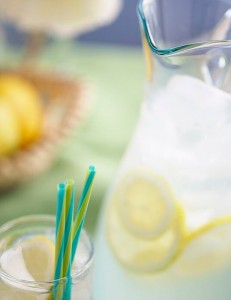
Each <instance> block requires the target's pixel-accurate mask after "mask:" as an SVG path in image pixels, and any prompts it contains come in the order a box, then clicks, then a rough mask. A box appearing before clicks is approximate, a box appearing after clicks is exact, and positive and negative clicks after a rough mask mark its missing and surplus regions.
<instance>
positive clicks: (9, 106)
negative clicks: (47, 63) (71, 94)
mask: <svg viewBox="0 0 231 300" xmlns="http://www.w3.org/2000/svg"><path fill="white" fill-rule="evenodd" d="M0 115H1V116H2V115H4V119H5V120H7V121H6V122H3V121H1V123H0V132H1V133H0V154H9V153H11V152H12V151H13V150H15V148H18V147H23V146H26V145H28V144H30V143H31V142H33V141H35V140H36V139H37V138H38V137H39V135H40V134H41V131H42V124H43V110H42V105H41V101H40V97H39V93H38V91H37V89H36V88H35V87H34V86H33V85H32V84H31V83H30V82H29V81H28V80H26V79H23V78H22V77H20V76H16V75H10V74H5V75H1V76H0ZM2 120H3V119H2ZM3 132H5V134H4V133H3ZM7 132H9V134H7Z"/></svg>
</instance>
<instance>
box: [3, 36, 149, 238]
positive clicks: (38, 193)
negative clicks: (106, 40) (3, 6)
mask: <svg viewBox="0 0 231 300" xmlns="http://www.w3.org/2000/svg"><path fill="white" fill-rule="evenodd" d="M14 59H15V57H13V56H11V57H10V58H9V57H8V60H9V61H10V60H12V61H14ZM38 62H39V64H40V65H41V66H42V67H44V68H51V69H54V68H55V69H56V70H58V71H62V72H65V73H66V74H69V73H70V74H72V75H74V76H80V77H82V78H83V79H84V80H85V82H86V83H87V84H88V86H89V87H90V91H91V93H90V94H91V97H90V98H91V105H90V110H89V111H88V113H87V115H86V117H85V119H84V120H83V121H82V123H81V125H80V126H77V127H76V128H75V129H74V130H73V132H72V134H71V135H70V136H69V137H68V138H67V139H65V140H64V141H63V142H62V143H61V144H60V145H59V147H58V148H57V151H56V155H55V159H54V162H53V164H52V166H51V167H50V168H49V169H47V170H46V171H45V172H44V173H43V174H40V175H39V176H37V177H36V178H33V179H31V180H30V181H29V182H27V183H25V184H23V185H20V186H17V187H15V188H14V189H12V190H10V191H8V192H7V193H1V194H0V224H3V223H5V222H6V221H8V220H11V219H14V218H16V217H19V216H23V215H28V214H54V213H55V206H56V184H57V183H58V182H60V181H62V180H64V179H66V178H73V179H75V182H76V191H75V193H76V199H78V197H79V195H80V191H81V186H82V185H83V183H84V179H85V173H86V170H87V167H88V165H89V164H94V165H95V167H96V169H97V175H96V179H95V183H94V190H93V194H92V199H91V203H90V205H89V210H88V214H87V218H86V223H85V227H86V228H87V229H88V230H89V231H90V232H91V233H92V234H94V229H95V227H96V223H97V217H98V213H99V209H100V206H101V204H102V201H103V199H104V195H105V192H106V191H107V189H108V188H109V186H110V184H111V183H112V181H113V178H114V177H115V174H116V171H117V168H118V167H119V164H120V161H121V158H122V155H123V153H124V151H125V149H126V146H127V144H128V142H129V140H130V138H131V135H132V132H133V131H134V128H135V124H136V122H137V118H138V115H139V110H140V104H141V101H142V98H143V90H144V81H145V62H144V59H143V54H142V50H141V49H140V48H124V47H114V46H113V47H112V46H102V45H95V44H87V45H86V44H74V43H67V42H66V43H55V44H51V45H49V46H47V47H46V48H45V50H43V51H42V53H41V54H40V56H39V58H38Z"/></svg>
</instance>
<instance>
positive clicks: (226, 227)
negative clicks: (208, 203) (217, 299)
mask: <svg viewBox="0 0 231 300" xmlns="http://www.w3.org/2000/svg"><path fill="white" fill-rule="evenodd" d="M230 266H231V216H227V217H220V218H217V219H214V220H213V221H211V222H210V223H208V224H206V225H204V226H202V227H200V228H198V229H197V230H195V231H193V232H191V233H190V234H189V235H188V237H187V239H186V241H185V247H184V251H183V252H182V254H181V255H180V257H179V258H178V260H177V261H176V263H175V264H174V266H173V267H172V269H171V272H174V273H177V275H178V276H180V275H182V276H184V277H185V276H195V275H199V274H204V273H208V272H210V273H211V272H214V271H216V270H218V269H221V268H225V267H227V268H228V267H229V268H230Z"/></svg>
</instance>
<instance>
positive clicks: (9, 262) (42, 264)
mask: <svg viewBox="0 0 231 300" xmlns="http://www.w3.org/2000/svg"><path fill="white" fill-rule="evenodd" d="M54 264H55V246H54V243H53V242H52V241H51V240H50V239H49V238H47V237H46V236H43V235H37V236H34V237H32V238H28V239H26V240H23V241H20V242H19V243H17V244H16V245H15V246H14V247H12V248H9V249H7V250H6V251H5V252H4V253H3V254H2V255H1V257H0V266H1V269H2V270H3V271H4V272H5V273H6V274H8V275H10V276H12V277H13V278H15V279H16V280H20V281H15V282H13V281H11V280H9V279H8V278H7V277H6V278H4V282H3V281H2V282H0V290H1V299H2V297H3V300H4V299H6V300H8V299H18V300H21V299H22V300H35V299H37V297H38V296H36V295H35V294H34V293H35V289H34V288H30V287H29V286H28V287H25V285H24V284H23V281H25V280H26V281H31V282H33V281H50V280H52V279H53V272H54ZM21 282H22V283H21ZM30 291H31V292H32V291H33V293H30ZM36 292H38V293H39V294H40V293H41V296H39V299H40V298H41V300H48V299H50V296H48V295H47V294H46V293H45V291H43V290H42V289H41V288H39V287H38V288H36ZM43 293H44V295H43ZM45 294H46V295H45ZM16 295H17V296H16Z"/></svg>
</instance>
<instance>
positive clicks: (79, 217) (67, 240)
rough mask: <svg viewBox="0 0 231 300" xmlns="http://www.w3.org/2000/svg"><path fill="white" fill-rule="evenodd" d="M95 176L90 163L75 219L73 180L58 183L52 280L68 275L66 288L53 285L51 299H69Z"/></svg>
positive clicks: (59, 284)
mask: <svg viewBox="0 0 231 300" xmlns="http://www.w3.org/2000/svg"><path fill="white" fill-rule="evenodd" d="M94 176H95V168H94V167H92V166H90V167H89V170H88V172H87V176H86V181H85V184H84V188H83V192H82V195H81V198H80V201H79V205H78V208H77V213H76V217H75V220H74V221H73V211H74V181H72V180H67V181H65V183H60V184H59V185H58V196H57V212H56V246H55V280H58V279H60V278H67V285H66V287H65V289H64V287H63V285H62V283H57V284H56V285H55V291H54V300H71V285H72V282H71V267H72V263H73V260H74V257H75V253H76V250H77V247H78V242H79V238H80V233H81V230H82V227H83V224H84V220H85V217H86V212H87V208H88V204H89V201H90V197H91V192H92V186H93V179H94Z"/></svg>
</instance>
